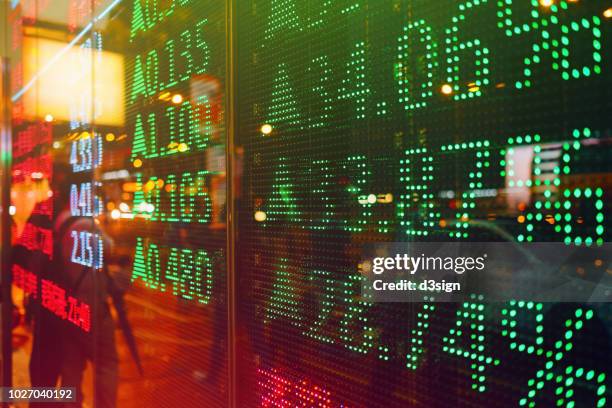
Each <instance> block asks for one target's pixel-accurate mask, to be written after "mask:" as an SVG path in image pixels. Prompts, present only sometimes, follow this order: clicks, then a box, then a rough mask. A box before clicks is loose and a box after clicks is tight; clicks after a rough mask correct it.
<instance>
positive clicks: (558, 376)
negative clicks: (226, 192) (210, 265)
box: [237, 0, 612, 407]
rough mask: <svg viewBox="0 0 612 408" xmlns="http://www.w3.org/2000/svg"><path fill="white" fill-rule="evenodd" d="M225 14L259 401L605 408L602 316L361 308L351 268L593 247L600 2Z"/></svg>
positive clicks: (604, 62) (245, 301)
mask: <svg viewBox="0 0 612 408" xmlns="http://www.w3.org/2000/svg"><path fill="white" fill-rule="evenodd" d="M237 7H238V13H237V19H238V21H239V23H238V29H237V30H238V35H237V38H238V50H237V52H238V63H237V66H238V84H237V89H238V91H237V104H238V118H239V119H238V135H237V137H238V141H239V144H240V146H242V148H243V149H244V171H243V180H242V181H241V185H242V191H243V195H242V197H241V200H240V211H241V212H240V216H241V218H240V223H239V224H240V225H239V229H238V231H239V235H238V240H237V248H238V249H237V252H238V256H239V258H240V265H239V275H240V276H241V279H242V286H241V296H242V297H241V300H240V302H241V303H240V313H241V319H242V321H243V322H244V323H245V325H246V326H248V327H249V333H250V335H251V337H250V338H251V340H252V342H251V343H247V344H245V345H244V348H248V347H249V346H250V347H252V349H253V351H252V352H251V353H246V354H247V357H246V358H244V359H243V360H242V364H243V365H244V366H245V367H249V362H251V363H252V357H253V355H255V356H256V357H257V358H256V361H257V364H255V365H254V366H251V367H250V368H245V370H247V371H248V370H250V372H252V373H253V375H255V376H256V377H257V381H256V384H257V393H256V395H257V397H256V398H255V402H254V403H258V404H261V406H270V407H272V406H326V407H404V406H418V407H450V406H474V407H476V406H487V407H491V406H500V407H502V406H504V407H505V406H567V407H572V406H576V407H577V406H585V407H586V406H605V405H606V404H608V403H609V400H610V390H609V378H608V377H609V375H610V366H611V365H610V357H609V354H610V345H611V343H610V329H611V327H612V326H611V324H612V321H611V317H612V316H611V313H610V312H611V310H610V307H609V304H608V303H596V304H595V303H594V304H579V303H560V304H554V303H542V302H535V301H533V299H528V298H527V299H525V298H517V299H515V300H512V301H509V302H505V303H499V302H498V303H491V302H487V299H486V297H485V296H483V295H482V294H479V293H474V294H473V296H472V297H471V298H470V300H469V301H465V302H461V303H436V302H434V301H431V299H423V300H424V301H423V302H421V303H410V304H407V303H374V302H371V301H369V300H368V299H367V298H364V297H363V296H361V292H360V289H361V287H360V281H361V280H362V276H361V275H360V273H359V271H358V270H357V268H356V265H357V263H358V262H359V251H360V248H361V245H362V244H364V243H368V242H382V241H395V242H411V241H420V242H440V241H443V242H444V241H448V242H513V243H523V242H524V243H530V242H559V243H565V244H567V245H570V244H571V245H582V246H587V247H589V246H598V245H602V244H603V243H605V242H607V241H609V238H610V232H609V227H610V221H609V214H610V207H609V205H610V204H609V203H610V185H611V179H610V171H611V170H612V169H611V167H610V166H611V164H610V163H612V161H611V160H610V159H611V158H612V150H611V148H612V144H611V141H612V139H611V136H612V134H611V131H612V130H611V127H610V108H611V102H610V100H611V98H610V96H611V95H610V92H611V90H612V76H611V75H610V63H611V61H610V56H611V55H612V54H611V53H610V41H609V38H610V13H611V12H610V10H609V7H610V4H609V3H607V2H605V1H582V0H579V1H553V0H551V1H545V0H540V1H538V0H525V1H518V0H499V1H498V0H489V1H487V0H469V1H425V0H411V1H402V0H389V1H367V0H365V1H362V0H351V1H326V0H325V1H323V0H321V1H292V0H283V1H280V0H278V1H275V0H269V1H258V0H253V1H245V2H238V4H237ZM606 10H607V11H606ZM604 267H607V268H609V266H604ZM579 273H580V271H577V272H574V274H579ZM607 273H608V274H609V273H610V271H609V269H608V272H607ZM245 406H246V405H245Z"/></svg>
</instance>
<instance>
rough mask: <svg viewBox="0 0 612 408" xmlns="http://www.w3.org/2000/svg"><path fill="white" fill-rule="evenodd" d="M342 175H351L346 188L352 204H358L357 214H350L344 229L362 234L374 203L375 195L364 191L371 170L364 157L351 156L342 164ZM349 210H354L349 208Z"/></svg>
mask: <svg viewBox="0 0 612 408" xmlns="http://www.w3.org/2000/svg"><path fill="white" fill-rule="evenodd" d="M341 168H342V171H343V173H344V174H351V175H352V177H351V178H350V179H351V183H349V185H348V186H347V187H346V190H347V192H348V193H349V194H350V196H351V197H352V198H353V197H354V198H353V199H352V202H353V204H354V203H355V202H357V203H358V207H357V208H358V212H359V214H352V213H351V214H350V216H349V219H348V220H346V219H345V220H344V229H345V230H346V231H349V232H362V231H364V230H366V228H367V224H368V221H370V220H371V218H372V207H373V206H374V204H375V203H376V195H374V194H372V193H368V192H367V191H365V189H366V187H368V186H370V183H371V177H372V170H371V168H370V167H369V166H368V164H367V160H366V157H365V156H351V157H348V158H347V159H346V161H345V162H344V163H343V164H342V167H341ZM351 208H354V207H353V206H351Z"/></svg>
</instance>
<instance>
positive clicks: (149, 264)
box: [132, 237, 166, 292]
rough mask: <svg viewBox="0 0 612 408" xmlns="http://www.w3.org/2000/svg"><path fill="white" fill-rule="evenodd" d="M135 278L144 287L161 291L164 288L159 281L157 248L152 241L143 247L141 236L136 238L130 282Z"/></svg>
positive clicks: (163, 284)
mask: <svg viewBox="0 0 612 408" xmlns="http://www.w3.org/2000/svg"><path fill="white" fill-rule="evenodd" d="M137 280H141V281H142V282H143V283H144V285H145V287H148V288H150V289H159V290H160V291H162V292H164V291H165V290H166V284H165V283H161V264H160V260H159V248H158V247H157V245H155V244H153V243H149V244H148V245H147V246H146V248H145V245H144V242H143V239H142V238H141V237H138V238H137V239H136V252H135V254H134V267H133V269H132V282H135V281H137Z"/></svg>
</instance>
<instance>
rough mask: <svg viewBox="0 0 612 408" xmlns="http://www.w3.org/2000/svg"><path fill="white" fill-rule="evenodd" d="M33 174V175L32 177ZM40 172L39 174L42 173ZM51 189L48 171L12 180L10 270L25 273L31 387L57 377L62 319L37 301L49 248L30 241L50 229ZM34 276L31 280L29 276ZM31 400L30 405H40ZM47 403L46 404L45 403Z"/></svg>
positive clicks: (52, 383)
mask: <svg viewBox="0 0 612 408" xmlns="http://www.w3.org/2000/svg"><path fill="white" fill-rule="evenodd" d="M34 175H36V177H34ZM41 175H42V176H41ZM51 195H52V194H51V189H50V187H49V179H48V175H45V174H43V173H42V172H32V173H31V174H27V175H24V177H23V179H22V180H20V181H17V182H15V183H14V184H13V186H12V188H11V205H12V206H13V208H14V209H15V212H14V214H13V218H12V220H13V224H14V225H13V240H14V241H13V243H14V248H13V256H12V258H13V259H12V260H13V268H14V269H13V270H20V271H21V272H22V273H24V274H28V281H29V282H28V284H27V286H28V288H27V290H26V289H25V288H24V292H25V293H24V298H23V301H24V306H25V309H26V321H27V322H28V323H31V324H32V352H31V355H30V362H29V374H30V384H31V386H32V387H55V386H56V384H57V380H58V378H59V372H60V365H61V358H62V356H61V353H59V352H58V350H59V349H60V345H61V323H62V322H61V321H60V320H58V319H57V317H56V316H54V315H53V314H52V313H51V312H50V311H48V310H47V309H45V308H43V307H42V306H41V304H40V302H39V299H40V296H41V290H40V289H41V288H40V280H41V279H42V278H48V277H49V275H50V274H51V273H52V269H53V268H52V261H51V251H50V250H48V249H47V248H46V247H45V246H44V245H43V246H41V245H40V244H38V245H37V244H36V243H37V242H39V241H35V242H32V239H33V235H34V234H33V233H36V234H42V235H45V233H49V234H50V233H51V227H52V226H51V208H52V207H51ZM31 278H34V280H31ZM40 405H41V404H40V403H31V404H30V406H31V407H37V406H40ZM47 406H48V404H47Z"/></svg>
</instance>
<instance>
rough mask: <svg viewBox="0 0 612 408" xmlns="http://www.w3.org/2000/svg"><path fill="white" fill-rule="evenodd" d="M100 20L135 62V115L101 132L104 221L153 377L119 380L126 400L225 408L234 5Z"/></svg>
mask: <svg viewBox="0 0 612 408" xmlns="http://www.w3.org/2000/svg"><path fill="white" fill-rule="evenodd" d="M99 12H100V13H104V8H103V7H100V8H99ZM97 26H98V27H99V32H100V36H101V38H102V41H101V42H102V47H103V48H104V49H105V50H107V51H109V52H116V53H119V54H121V55H123V57H124V60H125V63H124V65H125V71H124V75H123V78H122V80H124V81H125V98H124V99H123V100H122V101H117V103H121V104H122V105H123V106H124V107H125V118H126V122H125V123H126V125H125V127H114V128H112V127H106V126H102V125H100V126H98V128H97V129H98V133H99V134H100V136H101V137H102V138H103V139H104V142H103V143H104V144H105V152H104V154H105V157H104V159H103V163H104V164H103V165H102V166H101V168H100V170H99V171H98V172H96V173H95V176H94V180H95V183H96V184H97V189H98V192H99V195H100V196H101V197H103V199H102V201H103V203H102V206H103V208H102V209H101V212H102V214H101V216H100V217H99V219H100V221H101V223H102V224H103V225H104V226H105V229H106V231H107V232H108V234H109V236H110V237H111V239H112V241H113V245H112V249H111V250H110V251H109V252H108V257H107V258H106V261H105V262H107V263H108V264H109V265H113V267H116V268H118V269H119V270H122V271H123V272H126V273H127V274H126V276H125V278H126V280H127V283H128V284H129V288H130V289H129V291H128V292H127V293H126V296H125V302H126V306H127V309H128V310H129V312H130V313H129V320H130V322H131V324H132V326H133V331H134V334H135V337H136V343H137V346H138V348H139V352H140V358H141V360H142V367H143V373H144V374H143V376H142V378H141V379H140V380H139V381H137V383H136V384H128V383H125V382H124V383H121V384H120V385H119V406H137V405H139V404H142V405H143V406H167V407H172V406H185V407H201V406H211V407H212V406H223V405H224V404H225V403H226V401H227V396H226V391H225V390H226V389H227V388H226V383H227V374H226V359H227V354H226V349H227V347H226V341H227V340H226V316H227V309H226V306H225V291H226V287H225V246H226V235H225V196H226V194H225V183H226V182H225V125H224V100H225V95H224V89H225V84H224V81H225V79H224V76H225V52H226V50H225V11H224V8H223V7H219V6H218V5H217V3H216V2H213V1H188V0H187V1H167V2H162V1H160V2H150V1H140V0H129V1H125V2H124V3H122V6H121V7H120V8H119V7H118V8H117V12H116V14H115V15H113V13H112V12H111V13H110V14H109V16H108V18H107V19H104V20H102V21H101V22H100V23H98V24H97ZM105 66H106V65H105V64H102V65H101V66H100V68H99V69H101V70H104V69H105ZM96 72H97V71H96V70H94V75H95V73H96ZM128 351H129V350H127V349H124V352H125V355H124V358H125V366H126V367H127V366H130V365H131V368H132V369H131V370H129V368H126V370H129V371H126V372H129V373H130V375H135V376H136V378H137V377H138V373H137V371H135V370H134V369H133V368H134V364H133V363H132V362H131V361H129V360H130V359H131V357H130V353H128ZM136 400H138V401H140V402H139V403H138V404H135V401H136Z"/></svg>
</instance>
